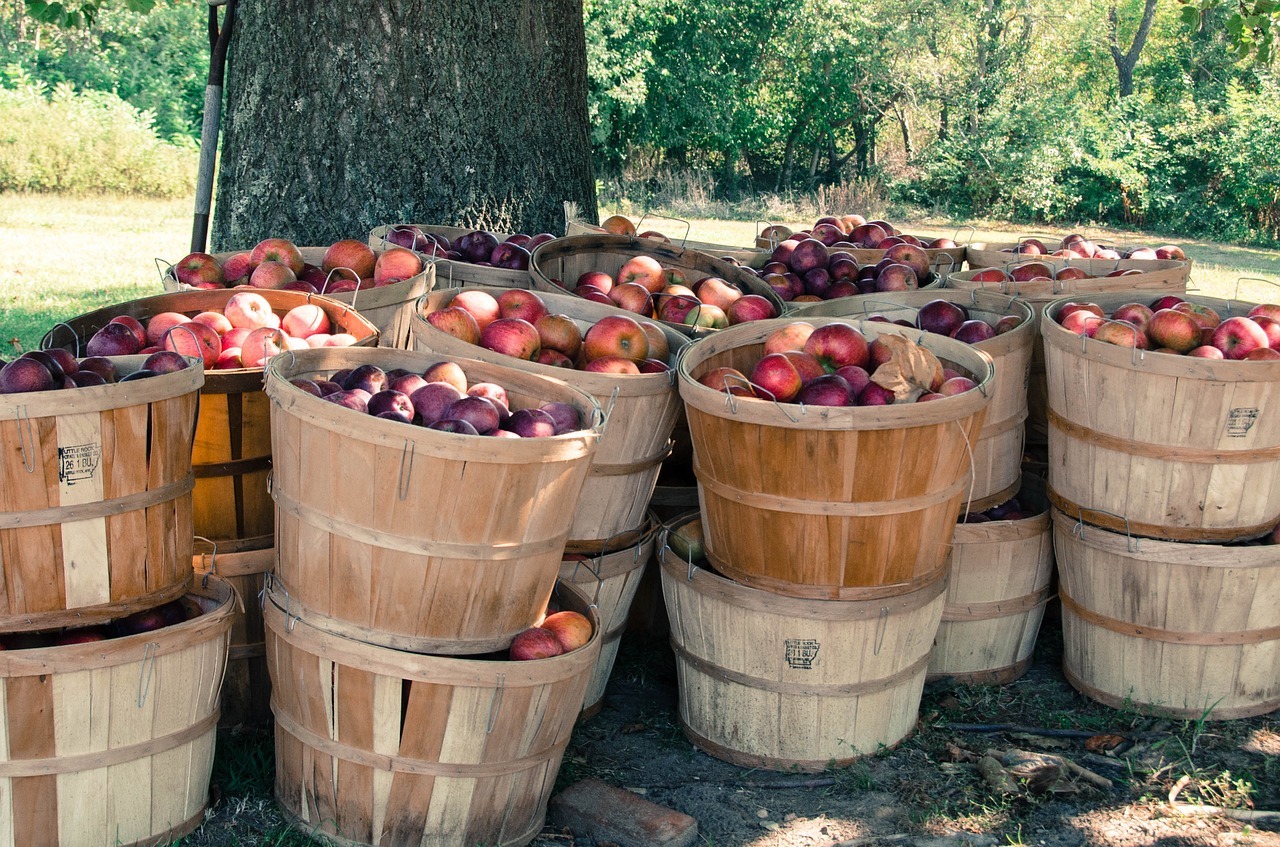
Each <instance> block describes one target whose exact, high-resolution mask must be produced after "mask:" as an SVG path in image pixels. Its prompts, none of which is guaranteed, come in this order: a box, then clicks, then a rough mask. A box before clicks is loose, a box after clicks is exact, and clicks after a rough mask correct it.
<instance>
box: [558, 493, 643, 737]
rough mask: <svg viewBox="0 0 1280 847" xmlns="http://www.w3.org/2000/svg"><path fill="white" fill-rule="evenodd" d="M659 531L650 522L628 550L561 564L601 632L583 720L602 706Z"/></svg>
mask: <svg viewBox="0 0 1280 847" xmlns="http://www.w3.org/2000/svg"><path fill="white" fill-rule="evenodd" d="M658 527H659V524H658V523H657V522H656V521H654V520H652V518H651V519H650V520H649V522H648V523H646V524H645V525H644V526H643V527H642V528H641V529H642V534H641V536H640V540H639V541H637V542H636V543H635V544H634V545H632V546H630V547H624V548H623V549H621V550H615V551H613V552H608V551H604V552H598V553H596V554H595V555H594V556H587V555H583V554H571V555H570V556H566V557H565V559H564V561H562V562H561V563H560V579H561V580H562V581H563V582H569V583H572V584H574V585H576V586H578V587H579V588H581V589H582V591H583V592H584V593H585V594H586V595H587V596H588V597H590V598H591V603H592V605H593V606H595V607H596V609H597V611H598V612H599V614H600V625H601V626H602V627H603V628H604V636H603V640H602V642H601V647H600V658H599V659H598V660H597V661H596V666H595V669H594V670H593V671H592V672H591V681H590V682H589V683H588V684H587V696H586V699H585V700H584V701H583V706H582V717H583V718H584V719H586V718H590V717H593V716H595V715H596V714H597V713H598V712H599V711H600V708H601V706H603V705H604V691H605V688H606V687H607V686H608V684H609V675H610V674H611V673H613V663H614V661H615V660H616V659H617V658H618V647H619V646H620V643H621V641H622V633H623V632H624V631H625V630H626V628H627V617H628V616H629V615H630V614H631V601H632V600H634V599H635V596H636V590H637V589H638V588H639V587H640V580H641V578H642V577H643V576H644V568H645V565H646V564H647V563H648V562H649V559H650V558H651V557H652V556H653V544H654V539H655V538H657V535H658Z"/></svg>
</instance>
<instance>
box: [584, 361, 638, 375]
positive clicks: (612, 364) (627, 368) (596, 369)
mask: <svg viewBox="0 0 1280 847" xmlns="http://www.w3.org/2000/svg"><path fill="white" fill-rule="evenodd" d="M641 361H643V360H641ZM582 370H583V371H585V372H587V373H600V374H623V375H636V374H639V373H640V366H639V364H637V363H636V362H634V361H632V360H631V359H624V358H623V357H621V356H600V357H599V358H596V359H591V360H590V361H588V362H587V363H586V364H585V365H583V366H582Z"/></svg>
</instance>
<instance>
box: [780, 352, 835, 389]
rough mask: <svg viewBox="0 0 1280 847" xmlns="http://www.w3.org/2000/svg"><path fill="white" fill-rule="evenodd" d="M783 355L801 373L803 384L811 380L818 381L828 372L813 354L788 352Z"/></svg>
mask: <svg viewBox="0 0 1280 847" xmlns="http://www.w3.org/2000/svg"><path fill="white" fill-rule="evenodd" d="M781 355H783V356H786V357H787V358H788V359H790V360H791V364H793V365H794V366H795V368H796V370H797V371H799V373H800V380H801V381H802V382H809V381H810V380H813V379H817V378H818V377H820V376H822V375H823V374H825V373H826V372H827V371H826V368H824V367H822V363H821V362H819V361H818V357H817V356H815V355H813V354H812V353H805V352H804V351H800V352H796V351H794V350H787V351H785V352H783V353H782V354H781Z"/></svg>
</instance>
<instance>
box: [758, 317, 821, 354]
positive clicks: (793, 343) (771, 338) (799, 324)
mask: <svg viewBox="0 0 1280 847" xmlns="http://www.w3.org/2000/svg"><path fill="white" fill-rule="evenodd" d="M813 331H814V326H813V324H810V323H805V322H804V321H795V322H794V323H789V324H787V325H786V326H784V327H782V328H781V329H775V330H774V331H773V332H771V333H769V334H768V335H767V336H765V339H764V352H765V354H766V355H767V354H769V353H782V352H785V351H787V350H797V351H798V350H803V349H804V345H805V342H806V341H807V340H808V339H809V336H810V335H812V334H813Z"/></svg>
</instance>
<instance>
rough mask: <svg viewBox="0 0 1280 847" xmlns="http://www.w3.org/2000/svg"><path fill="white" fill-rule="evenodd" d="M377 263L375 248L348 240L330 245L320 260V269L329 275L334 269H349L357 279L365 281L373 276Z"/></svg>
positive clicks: (361, 242) (352, 239)
mask: <svg viewBox="0 0 1280 847" xmlns="http://www.w3.org/2000/svg"><path fill="white" fill-rule="evenodd" d="M376 262H377V257H376V256H375V255H374V254H373V248H371V247H370V246H369V245H368V244H366V243H364V242H363V241H357V240H356V239H354V238H346V239H343V240H342V241H335V242H334V243H333V244H331V245H329V248H328V249H327V250H325V251H324V257H323V258H322V259H321V260H320V269H321V270H322V271H324V272H325V273H328V272H329V271H331V270H333V269H334V268H347V269H349V270H351V271H354V272H355V275H356V278H357V279H364V278H365V277H371V276H373V267H374V264H375V263H376Z"/></svg>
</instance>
